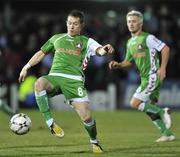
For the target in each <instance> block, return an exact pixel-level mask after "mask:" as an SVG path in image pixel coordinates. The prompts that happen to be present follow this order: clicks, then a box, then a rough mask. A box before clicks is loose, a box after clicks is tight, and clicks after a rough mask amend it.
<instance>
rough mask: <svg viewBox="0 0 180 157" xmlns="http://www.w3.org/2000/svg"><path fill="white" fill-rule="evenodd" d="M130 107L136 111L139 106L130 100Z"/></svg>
mask: <svg viewBox="0 0 180 157" xmlns="http://www.w3.org/2000/svg"><path fill="white" fill-rule="evenodd" d="M130 105H131V107H132V108H135V109H137V108H138V107H139V105H140V104H139V102H135V101H133V100H131V101H130Z"/></svg>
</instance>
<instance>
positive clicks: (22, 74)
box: [18, 68, 27, 83]
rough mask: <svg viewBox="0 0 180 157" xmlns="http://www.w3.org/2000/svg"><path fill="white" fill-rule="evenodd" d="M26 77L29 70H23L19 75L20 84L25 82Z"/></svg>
mask: <svg viewBox="0 0 180 157" xmlns="http://www.w3.org/2000/svg"><path fill="white" fill-rule="evenodd" d="M26 76H27V69H24V68H23V69H22V70H21V72H20V74H19V79H18V80H19V83H21V82H23V81H24V80H25V78H26Z"/></svg>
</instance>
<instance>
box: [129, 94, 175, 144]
mask: <svg viewBox="0 0 180 157" xmlns="http://www.w3.org/2000/svg"><path fill="white" fill-rule="evenodd" d="M131 106H133V107H134V108H137V109H138V110H140V111H143V112H145V113H147V114H148V115H149V116H150V117H151V119H152V120H153V123H154V124H155V125H156V126H157V128H158V129H159V130H160V133H161V136H162V137H164V136H165V137H167V138H166V139H165V138H163V140H161V141H157V142H162V141H172V140H174V139H175V137H174V135H173V133H172V132H171V131H170V130H169V129H168V128H166V126H165V123H164V122H163V120H162V118H163V117H164V110H163V109H161V108H160V107H159V106H156V105H154V104H151V103H147V102H142V100H140V99H138V98H135V97H133V98H132V100H131ZM172 136H173V138H172Z"/></svg>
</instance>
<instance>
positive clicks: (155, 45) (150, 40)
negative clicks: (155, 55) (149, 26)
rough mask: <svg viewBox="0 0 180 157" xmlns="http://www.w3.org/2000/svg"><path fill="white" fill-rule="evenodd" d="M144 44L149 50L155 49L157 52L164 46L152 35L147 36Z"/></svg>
mask: <svg viewBox="0 0 180 157" xmlns="http://www.w3.org/2000/svg"><path fill="white" fill-rule="evenodd" d="M146 44H147V46H148V47H149V48H150V49H156V50H157V51H159V52H160V51H161V50H162V48H163V47H164V46H165V45H166V44H165V43H164V42H162V41H161V40H159V39H157V38H156V37H155V36H154V35H148V37H147V39H146Z"/></svg>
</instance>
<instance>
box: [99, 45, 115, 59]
mask: <svg viewBox="0 0 180 157" xmlns="http://www.w3.org/2000/svg"><path fill="white" fill-rule="evenodd" d="M113 52H114V48H113V47H112V45H110V44H107V45H104V46H103V47H99V48H97V50H96V53H97V55H99V56H105V55H109V54H112V53H113Z"/></svg>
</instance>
